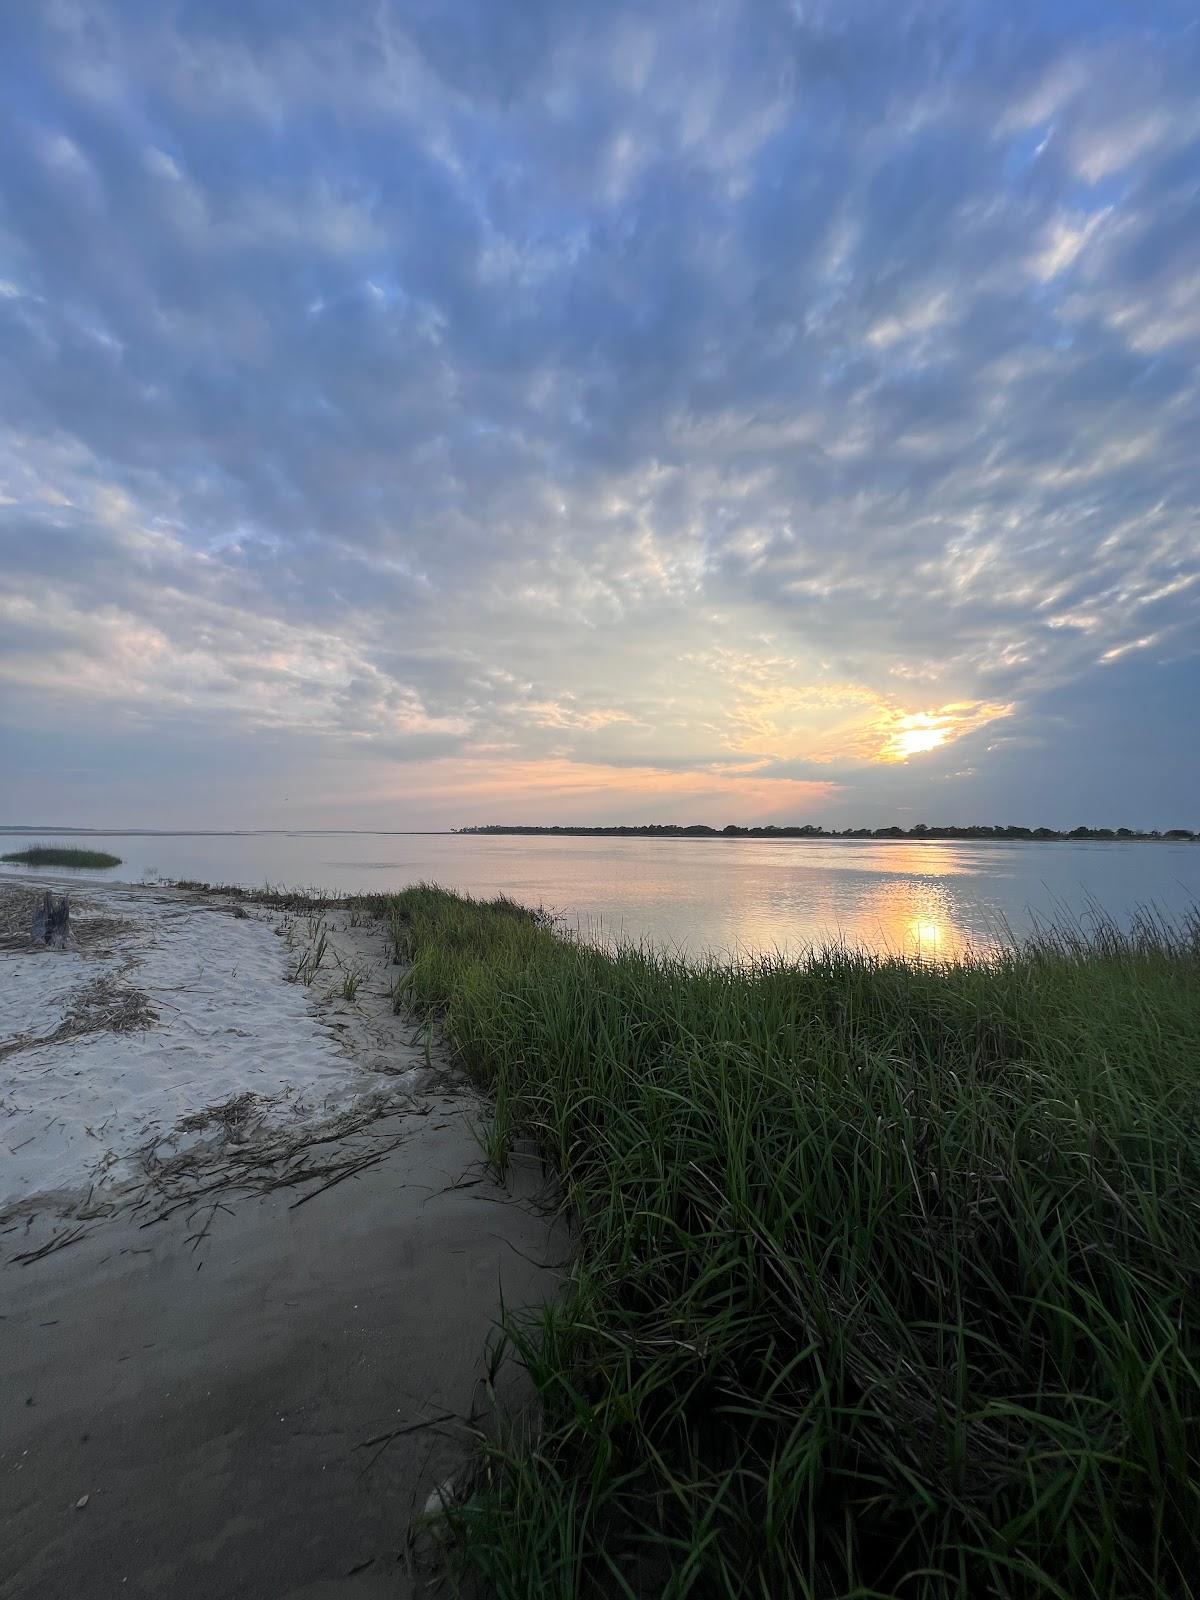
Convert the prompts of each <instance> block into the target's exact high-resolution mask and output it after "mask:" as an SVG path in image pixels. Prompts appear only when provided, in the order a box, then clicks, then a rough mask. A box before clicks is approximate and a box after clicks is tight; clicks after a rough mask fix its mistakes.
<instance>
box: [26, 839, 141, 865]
mask: <svg viewBox="0 0 1200 1600" xmlns="http://www.w3.org/2000/svg"><path fill="white" fill-rule="evenodd" d="M0 861H16V862H19V863H20V865H21V866H25V867H119V866H120V865H121V858H120V856H111V855H109V854H108V852H107V851H106V850H80V849H77V848H76V847H75V846H74V845H61V844H31V845H28V846H27V847H26V848H25V849H24V850H14V851H13V852H12V853H11V854H10V855H6V856H0Z"/></svg>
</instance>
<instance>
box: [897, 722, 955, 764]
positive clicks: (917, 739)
mask: <svg viewBox="0 0 1200 1600" xmlns="http://www.w3.org/2000/svg"><path fill="white" fill-rule="evenodd" d="M945 742H946V731H945V729H944V728H923V727H918V728H902V729H901V730H900V732H899V733H897V735H896V737H895V740H894V741H893V745H892V748H893V750H894V751H895V754H896V759H897V760H900V761H903V760H904V758H905V757H906V756H917V755H920V754H921V753H922V751H924V750H936V749H937V747H938V745H940V744H945Z"/></svg>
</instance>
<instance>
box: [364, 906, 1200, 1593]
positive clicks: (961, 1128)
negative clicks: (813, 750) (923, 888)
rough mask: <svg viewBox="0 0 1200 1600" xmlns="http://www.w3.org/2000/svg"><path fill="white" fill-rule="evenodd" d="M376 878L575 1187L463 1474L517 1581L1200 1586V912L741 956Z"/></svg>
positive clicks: (482, 1067) (402, 931)
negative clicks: (480, 1444) (902, 949)
mask: <svg viewBox="0 0 1200 1600" xmlns="http://www.w3.org/2000/svg"><path fill="white" fill-rule="evenodd" d="M388 914H389V916H390V922H391V928H392V935H393V938H394V941H395V945H396V953H397V956H398V958H400V959H402V960H404V961H407V962H409V963H411V965H410V967H409V970H408V972H407V976H406V978H405V980H404V982H403V985H402V987H401V990H400V993H399V996H398V1003H404V1004H406V1005H408V1006H412V1007H415V1008H416V1009H417V1011H418V1012H421V1013H423V1014H424V1015H425V1016H426V1017H427V1018H429V1019H433V1018H436V1019H438V1021H439V1023H440V1026H441V1028H442V1030H443V1032H444V1034H445V1036H446V1037H447V1039H448V1040H449V1041H450V1042H451V1043H452V1044H453V1045H454V1046H455V1047H457V1050H458V1051H459V1053H460V1055H461V1057H462V1059H463V1061H464V1063H465V1064H466V1066H467V1067H468V1069H469V1070H470V1071H471V1072H472V1073H473V1075H474V1076H475V1078H476V1079H477V1081H478V1082H479V1083H480V1084H481V1085H482V1086H483V1087H484V1088H485V1089H486V1090H487V1091H488V1092H489V1094H490V1095H491V1097H492V1101H493V1106H494V1118H493V1123H492V1126H491V1131H490V1135H489V1138H490V1141H491V1154H492V1156H493V1157H494V1158H495V1159H496V1160H497V1161H498V1162H500V1163H501V1164H502V1163H503V1161H504V1159H505V1156H506V1153H507V1152H508V1150H509V1149H510V1148H511V1146H512V1143H513V1141H514V1140H517V1139H522V1138H528V1139H532V1140H534V1141H536V1144H537V1146H538V1147H539V1149H540V1150H541V1152H542V1154H543V1157H544V1159H545V1160H546V1161H547V1163H548V1164H549V1165H550V1167H551V1168H552V1169H553V1170H554V1172H555V1173H556V1174H557V1175H558V1177H559V1179H560V1180H561V1183H562V1185H563V1188H564V1191H565V1194H566V1197H567V1200H568V1202H569V1204H570V1207H571V1211H572V1214H573V1217H574V1220H575V1225H576V1238H577V1253H576V1260H575V1263H574V1266H573V1269H572V1272H571V1275H570V1278H569V1281H568V1285H567V1289H566V1292H565V1294H564V1295H563V1296H562V1297H561V1298H560V1299H559V1301H558V1302H557V1303H555V1304H553V1305H551V1306H550V1307H549V1308H547V1309H546V1310H545V1311H544V1312H543V1313H541V1314H540V1317H539V1318H538V1319H536V1321H529V1320H526V1321H521V1320H520V1319H513V1318H509V1320H508V1324H507V1328H506V1334H505V1337H506V1339H507V1341H508V1343H509V1346H510V1347H511V1348H512V1349H514V1350H515V1351H516V1353H517V1354H518V1356H519V1357H520V1359H521V1360H522V1361H523V1362H524V1363H525V1365H526V1366H527V1368H528V1370H529V1373H530V1374H531V1376H532V1379H533V1383H534V1385H535V1387H536V1390H537V1393H538V1398H539V1401H540V1420H539V1423H538V1427H537V1430H536V1432H530V1433H529V1434H527V1435H520V1434H519V1433H517V1432H514V1433H513V1436H512V1437H511V1438H509V1439H508V1440H507V1441H503V1440H502V1441H501V1442H500V1443H498V1444H493V1445H491V1446H489V1447H487V1453H486V1455H485V1458H484V1460H483V1463H482V1465H481V1471H480V1478H479V1487H478V1489H477V1492H476V1493H475V1494H474V1495H473V1496H471V1497H470V1498H469V1499H468V1500H467V1501H466V1503H465V1504H463V1505H462V1506H460V1507H458V1508H457V1509H455V1510H454V1511H453V1512H452V1513H451V1519H452V1523H453V1527H454V1531H455V1532H456V1534H457V1536H458V1541H459V1548H460V1551H461V1553H462V1555H463V1557H464V1559H465V1560H466V1562H467V1563H468V1565H469V1566H470V1567H472V1568H473V1569H474V1570H475V1571H476V1572H477V1573H479V1574H481V1575H482V1576H483V1577H484V1578H485V1579H486V1580H488V1581H489V1582H490V1583H491V1584H492V1585H493V1587H494V1589H495V1592H496V1593H498V1594H499V1595H501V1596H506V1597H513V1600H515V1597H520V1600H533V1597H540V1596H545V1597H549V1596H554V1597H556V1600H566V1597H568V1596H577V1595H597V1596H599V1595H603V1596H612V1595H627V1596H642V1595H651V1594H653V1595H655V1596H658V1595H663V1596H671V1597H682V1596H705V1597H708V1596H735V1595H736V1596H760V1597H762V1600H775V1597H780V1596H795V1597H797V1600H831V1597H835V1596H836V1597H847V1600H848V1597H850V1596H855V1597H864V1600H865V1597H868V1596H872V1597H875V1596H899V1597H904V1600H910V1597H911V1600H949V1597H951V1596H955V1597H961V1596H968V1595H969V1596H972V1597H974V1596H986V1595H992V1596H1021V1597H1027V1596H1028V1597H1032V1596H1039V1597H1040V1596H1055V1597H1058V1600H1068V1597H1069V1600H1080V1597H1084V1596H1089V1597H1097V1600H1099V1597H1104V1600H1118V1597H1122V1600H1123V1597H1133V1596H1138V1597H1158V1600H1166V1597H1172V1600H1174V1597H1182V1596H1185V1595H1191V1594H1192V1593H1193V1590H1192V1589H1191V1587H1190V1585H1191V1584H1192V1582H1194V1581H1195V1578H1196V1574H1197V1573H1200V1375H1198V1369H1200V1298H1198V1294H1200V1289H1198V1286H1200V1206H1198V1204H1197V1201H1198V1198H1200V922H1197V921H1193V922H1192V923H1191V925H1190V926H1188V927H1185V928H1184V929H1183V930H1181V931H1180V930H1176V931H1174V932H1173V931H1171V930H1168V929H1165V928H1163V927H1161V926H1159V925H1156V924H1154V923H1152V922H1149V921H1147V922H1144V923H1142V924H1140V925H1139V926H1138V927H1135V928H1134V930H1133V931H1132V932H1131V933H1128V934H1126V933H1122V932H1120V931H1118V930H1117V929H1115V928H1113V927H1105V928H1101V929H1099V930H1098V931H1097V933H1096V934H1095V935H1094V936H1092V937H1091V938H1088V939H1082V938H1079V937H1072V938H1057V939H1056V938H1054V937H1052V936H1048V935H1042V936H1040V937H1039V939H1038V940H1037V941H1036V942H1035V943H1031V944H1028V945H1026V946H1023V947H1020V948H1013V949H1011V950H1009V951H1007V952H1005V953H1003V954H1001V955H1000V956H999V957H996V958H990V959H987V960H984V959H979V960H973V961H966V962H963V963H961V964H957V965H950V964H945V965H939V964H931V963H917V962H913V961H909V960H905V959H902V958H899V957H890V956H887V957H885V956H872V955H867V954H861V953H854V952H851V951H848V950H845V949H827V950H821V951H814V952H812V953H811V954H810V955H809V956H808V957H807V958H806V959H805V960H802V961H800V962H798V963H796V964H788V963H786V962H784V961H782V960H778V959H764V960H761V961H758V962H756V963H753V964H746V965H742V966H738V967H729V966H724V965H718V964H715V963H712V964H700V965H691V964H688V963H686V962H684V961H683V960H681V959H677V958H675V957H672V956H669V955H663V954H657V953H654V952H651V951H648V950H633V949H630V950H625V951H622V952H619V953H618V954H616V955H610V954H607V953H604V952H602V951H600V950H597V949H593V948H590V947H588V946H586V945H584V944H582V943H580V942H578V941H576V940H573V939H570V938H564V937H560V936H556V935H555V934H554V933H552V932H551V931H549V929H548V928H547V927H546V926H545V925H544V924H543V923H542V922H541V921H540V920H539V919H538V918H537V917H536V916H533V915H531V914H529V913H526V912H523V911H522V910H521V908H519V907H515V906H513V905H512V904H511V902H501V903H493V904H491V905H488V904H482V903H478V902H475V901H470V900H464V899H461V898H459V897H456V896H453V895H450V894H446V893H444V892H442V891H440V890H437V889H434V888H431V887H428V886H420V887H417V888H414V889H411V890H408V891H406V892H405V893H403V894H401V895H399V896H397V897H395V898H394V900H393V901H392V902H391V904H390V907H389V912H388Z"/></svg>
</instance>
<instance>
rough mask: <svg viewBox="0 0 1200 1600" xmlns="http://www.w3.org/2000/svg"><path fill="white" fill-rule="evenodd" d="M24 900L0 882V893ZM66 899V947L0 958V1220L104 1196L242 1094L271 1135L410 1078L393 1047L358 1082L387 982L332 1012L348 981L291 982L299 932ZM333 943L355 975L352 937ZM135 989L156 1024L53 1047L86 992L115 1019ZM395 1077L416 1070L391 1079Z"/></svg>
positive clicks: (262, 916)
mask: <svg viewBox="0 0 1200 1600" xmlns="http://www.w3.org/2000/svg"><path fill="white" fill-rule="evenodd" d="M35 886H36V881H35V880H32V879H30V878H29V877H27V876H22V877H21V878H19V879H18V878H15V877H9V876H3V875H0V895H5V894H6V893H7V894H9V895H11V893H12V891H13V888H14V887H18V888H31V887H35ZM54 887H55V889H56V890H57V891H58V892H61V891H62V889H63V887H64V886H63V884H62V883H61V881H60V882H58V883H56V884H55V885H54ZM70 890H71V899H72V907H71V918H72V924H73V927H74V928H75V929H76V933H77V943H76V948H74V949H70V950H67V951H58V952H56V951H50V950H42V949H11V948H6V949H0V1208H7V1207H11V1205H12V1204H13V1203H14V1202H17V1201H24V1200H27V1199H28V1198H29V1197H33V1196H41V1197H45V1196H49V1195H57V1196H59V1197H60V1198H62V1199H64V1200H65V1199H66V1198H67V1197H68V1196H69V1195H71V1194H74V1195H75V1196H78V1195H79V1194H80V1193H81V1192H82V1193H86V1192H87V1191H88V1190H89V1188H91V1186H93V1185H95V1186H96V1192H97V1193H98V1194H103V1193H104V1192H106V1191H109V1190H112V1189H114V1188H115V1187H116V1186H117V1185H119V1184H121V1183H122V1182H124V1181H125V1180H127V1179H129V1178H130V1177H132V1176H133V1175H135V1174H136V1173H137V1171H138V1170H139V1169H140V1167H141V1165H142V1164H143V1162H144V1160H145V1158H146V1154H147V1152H150V1151H153V1150H155V1149H156V1148H157V1150H158V1152H159V1154H163V1153H167V1152H169V1151H170V1150H171V1149H172V1148H180V1147H182V1146H185V1145H186V1144H187V1142H188V1141H189V1140H194V1139H195V1138H197V1137H202V1136H203V1135H202V1134H197V1133H195V1132H191V1133H187V1132H182V1131H181V1130H180V1129H179V1127H178V1125H179V1123H180V1121H181V1120H182V1119H184V1118H186V1117H188V1116H189V1115H191V1114H195V1113H197V1112H201V1111H204V1110H205V1109H206V1108H209V1107H212V1106H215V1105H218V1104H220V1103H222V1102H226V1101H228V1100H230V1099H231V1098H232V1097H234V1096H237V1095H242V1094H245V1093H247V1092H249V1093H253V1094H254V1095H256V1096H259V1097H261V1103H259V1104H258V1105H257V1106H256V1111H257V1112H259V1113H265V1115H266V1117H267V1119H268V1122H270V1121H277V1122H280V1123H284V1122H294V1121H295V1120H296V1119H297V1118H316V1117H321V1116H324V1115H327V1114H328V1113H330V1112H332V1111H334V1110H336V1109H339V1108H342V1107H344V1106H346V1105H347V1104H348V1103H349V1102H350V1101H352V1100H353V1099H354V1098H355V1097H356V1096H358V1095H360V1094H362V1093H364V1092H367V1091H378V1090H380V1088H381V1087H382V1088H386V1089H387V1091H388V1092H389V1094H390V1093H394V1092H395V1091H396V1090H398V1089H402V1088H403V1087H405V1082H404V1077H405V1076H408V1077H410V1078H411V1077H412V1076H413V1075H414V1074H415V1069H416V1067H417V1063H418V1055H417V1052H415V1051H414V1052H413V1053H412V1060H411V1061H410V1062H408V1063H405V1062H404V1061H403V1060H401V1061H399V1062H397V1061H396V1059H395V1049H394V1046H393V1048H392V1049H391V1050H390V1052H389V1058H388V1062H387V1065H388V1069H389V1070H388V1075H387V1076H381V1075H378V1074H376V1073H375V1072H372V1071H366V1070H364V1051H363V1049H362V1048H361V1046H362V1043H363V1029H364V1026H368V1025H369V1015H370V1009H371V1006H372V1005H374V1007H375V1008H376V1010H378V1009H379V1008H380V1007H381V1006H382V1007H384V1008H385V1009H386V1010H388V1011H389V1012H390V1006H388V1005H387V1002H386V988H385V986H384V979H385V977H386V975H385V974H380V973H379V972H378V971H373V972H372V973H371V974H370V975H369V977H368V978H367V980H366V981H364V984H363V990H362V993H361V995H360V997H359V998H358V1001H357V1003H356V1004H355V1005H347V1004H346V1003H345V1002H344V1001H342V1000H340V999H334V998H333V997H332V996H333V994H334V993H335V992H336V990H337V988H338V987H339V986H340V983H341V979H342V972H341V970H340V969H338V968H337V967H336V966H335V965H334V963H333V960H332V956H331V957H330V958H329V964H328V967H327V968H323V969H322V970H321V972H320V973H319V974H318V976H317V979H316V981H315V983H314V984H313V985H312V986H311V987H306V986H305V985H303V984H301V983H296V982H289V981H287V980H288V974H289V971H291V970H293V969H294V968H295V966H296V963H297V960H298V957H299V956H300V955H301V954H302V953H303V950H304V947H305V945H306V944H307V943H308V940H309V930H308V926H307V919H304V918H301V919H298V920H295V921H289V920H288V919H281V918H280V917H278V916H276V915H272V914H269V913H265V912H262V911H259V910H257V909H254V908H251V910H250V912H249V914H248V915H245V916H236V915H234V914H233V907H232V906H231V905H230V904H228V903H225V904H221V903H217V902H213V901H209V900H206V899H204V898H203V897H200V896H191V895H186V894H182V893H180V892H178V891H172V890H164V889H161V888H149V887H133V886H124V885H115V884H114V885H103V886H98V885H91V884H89V885H86V886H82V887H80V886H76V885H71V886H70ZM341 932H342V935H343V937H344V939H348V940H349V944H348V945H346V944H343V947H342V954H343V956H344V957H345V959H346V960H347V961H353V960H354V955H353V942H354V941H353V934H352V933H351V932H350V930H346V929H343V930H341ZM280 934H287V935H288V936H289V937H281V936H280ZM289 938H290V939H291V940H292V941H293V943H294V948H293V947H292V945H291V944H289ZM347 950H349V951H350V954H349V955H347V954H346V951H347ZM97 980H106V981H105V982H104V984H103V985H102V989H101V990H100V991H97V989H96V988H95V987H94V986H95V985H96V984H97ZM130 990H133V991H136V992H138V993H140V994H141V995H142V996H144V997H145V1000H146V1002H147V1003H148V1004H149V1006H150V1007H151V1008H152V1009H153V1012H154V1013H155V1016H156V1019H155V1021H154V1022H153V1023H152V1025H151V1026H149V1027H136V1028H134V1029H132V1030H131V1031H126V1032H118V1031H112V1030H111V1029H110V1028H108V1027H105V1026H103V1025H101V1026H97V1027H96V1028H95V1029H94V1031H87V1032H83V1033H75V1034H74V1036H72V1037H69V1038H62V1039H58V1040H54V1041H49V1040H48V1036H49V1035H51V1034H53V1033H54V1031H55V1029H56V1028H58V1027H59V1026H60V1025H61V1024H62V1023H63V1020H64V1018H65V1017H66V1016H67V1015H68V1013H69V1012H70V1011H71V1009H72V1007H75V1008H77V1009H78V1007H79V1006H80V1005H81V1004H83V1003H84V1001H85V999H86V996H87V995H88V993H89V991H90V993H91V994H92V995H93V996H95V995H96V994H97V993H98V992H100V993H102V994H103V995H105V996H106V997H107V1000H108V1002H109V1003H111V999H112V997H113V996H114V995H116V996H117V997H118V998H119V997H120V996H122V995H124V994H127V993H128V991H130ZM92 1011H93V1013H94V1012H95V1006H94V1005H93V1007H92ZM367 1042H368V1044H369V1042H370V1040H369V1038H368V1041H367ZM14 1044H15V1045H16V1048H12V1046H13V1045H14ZM352 1047H357V1048H353V1053H352ZM366 1064H367V1065H368V1066H370V1065H375V1064H376V1061H373V1060H371V1059H370V1057H369V1055H368V1056H367V1057H366ZM377 1064H378V1065H383V1064H384V1063H383V1060H382V1057H379V1058H378V1061H377ZM405 1065H408V1066H410V1067H411V1068H412V1069H413V1071H412V1072H409V1073H408V1074H407V1075H405V1074H402V1075H401V1077H399V1078H398V1077H397V1076H396V1075H395V1074H396V1070H397V1067H401V1068H403V1067H404V1066H405Z"/></svg>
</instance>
